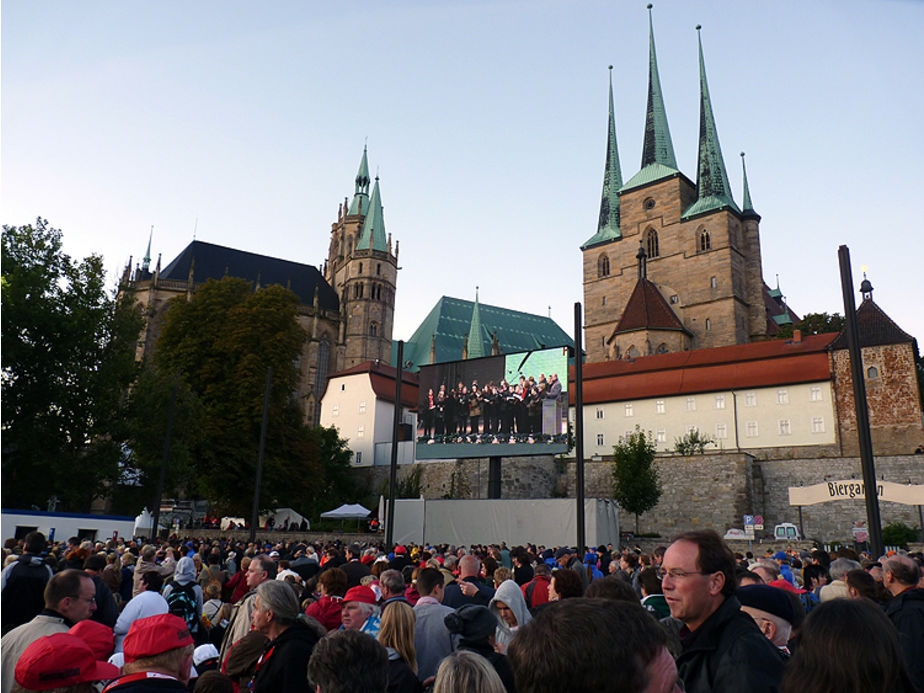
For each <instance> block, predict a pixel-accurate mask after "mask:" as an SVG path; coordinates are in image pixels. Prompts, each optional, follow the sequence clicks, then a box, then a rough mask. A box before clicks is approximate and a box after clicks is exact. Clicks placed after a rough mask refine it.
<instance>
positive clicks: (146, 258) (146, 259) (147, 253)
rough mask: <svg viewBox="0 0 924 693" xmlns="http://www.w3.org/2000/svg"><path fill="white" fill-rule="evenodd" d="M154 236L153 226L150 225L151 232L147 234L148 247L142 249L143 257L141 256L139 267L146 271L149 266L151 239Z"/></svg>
mask: <svg viewBox="0 0 924 693" xmlns="http://www.w3.org/2000/svg"><path fill="white" fill-rule="evenodd" d="M153 237H154V227H153V226H152V227H151V232H150V233H149V234H148V249H147V250H146V251H144V257H143V258H141V269H143V270H144V271H145V272H147V271H148V270H149V269H150V268H151V239H152V238H153Z"/></svg>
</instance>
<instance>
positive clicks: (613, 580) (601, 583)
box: [584, 575, 639, 603]
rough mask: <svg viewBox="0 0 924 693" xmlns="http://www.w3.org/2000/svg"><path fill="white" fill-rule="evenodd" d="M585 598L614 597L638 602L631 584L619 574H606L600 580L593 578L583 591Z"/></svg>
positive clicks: (618, 599) (619, 599)
mask: <svg viewBox="0 0 924 693" xmlns="http://www.w3.org/2000/svg"><path fill="white" fill-rule="evenodd" d="M584 596H585V597H587V599H614V600H616V601H622V602H634V603H638V602H639V599H638V595H637V594H636V593H635V590H634V589H632V585H630V584H629V583H628V582H626V581H625V579H624V578H623V577H621V576H619V575H607V576H606V577H605V578H602V579H600V580H594V581H593V582H591V583H590V587H588V588H587V591H586V592H584Z"/></svg>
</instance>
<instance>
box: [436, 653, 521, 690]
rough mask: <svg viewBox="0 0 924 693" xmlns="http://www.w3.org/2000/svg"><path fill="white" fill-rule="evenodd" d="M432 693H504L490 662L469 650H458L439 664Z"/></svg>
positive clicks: (502, 683)
mask: <svg viewBox="0 0 924 693" xmlns="http://www.w3.org/2000/svg"><path fill="white" fill-rule="evenodd" d="M433 693H505V688H504V682H503V681H501V679H500V676H498V675H497V671H495V669H494V667H493V666H491V662H489V661H488V660H487V659H485V658H484V657H482V656H481V655H480V654H477V653H475V652H471V651H469V650H458V651H457V652H453V653H452V654H450V655H448V656H447V657H446V658H445V659H443V661H442V662H440V666H439V669H438V670H437V672H436V681H435V682H434V686H433Z"/></svg>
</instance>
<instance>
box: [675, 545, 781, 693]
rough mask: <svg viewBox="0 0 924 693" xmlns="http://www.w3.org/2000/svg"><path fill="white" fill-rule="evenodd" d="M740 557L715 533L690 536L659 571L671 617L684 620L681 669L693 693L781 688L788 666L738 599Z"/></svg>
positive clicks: (756, 692)
mask: <svg viewBox="0 0 924 693" xmlns="http://www.w3.org/2000/svg"><path fill="white" fill-rule="evenodd" d="M734 573H735V558H734V556H733V555H732V552H731V551H730V550H729V548H728V546H726V545H725V542H723V541H722V539H721V538H720V537H719V535H718V534H716V533H715V532H714V531H712V530H704V531H695V532H686V533H685V534H681V535H680V536H679V537H677V538H676V539H675V540H674V541H673V543H672V544H671V545H670V546H669V547H668V549H667V551H666V552H665V553H664V560H663V562H662V564H661V568H660V570H659V576H660V577H661V586H662V588H663V590H664V597H665V599H666V600H667V604H668V606H669V607H670V610H671V616H672V617H674V618H675V619H677V620H678V621H680V622H681V623H682V624H683V626H682V628H681V629H680V634H679V635H680V642H681V648H682V651H681V654H680V656H679V657H678V658H677V669H678V671H679V673H680V678H681V679H682V680H683V682H684V685H685V690H686V691H687V693H700V692H702V693H706V692H709V691H712V692H713V693H723V692H725V691H728V692H737V691H748V693H763V692H767V693H770V692H772V691H776V690H777V689H778V687H779V683H780V677H781V675H782V668H783V662H782V660H781V659H780V657H779V655H778V654H777V653H776V652H775V651H774V647H773V645H771V644H770V641H768V640H767V639H766V638H765V637H764V636H763V634H762V633H761V632H760V629H759V628H758V627H757V624H755V623H754V621H753V620H752V619H751V617H750V616H748V615H747V614H746V613H744V612H742V611H741V604H740V603H739V602H738V599H737V598H736V597H735V578H734Z"/></svg>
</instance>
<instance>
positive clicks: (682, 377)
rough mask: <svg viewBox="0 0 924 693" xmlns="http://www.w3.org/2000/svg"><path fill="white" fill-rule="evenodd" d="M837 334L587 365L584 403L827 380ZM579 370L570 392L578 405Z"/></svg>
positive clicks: (571, 371) (572, 374)
mask: <svg viewBox="0 0 924 693" xmlns="http://www.w3.org/2000/svg"><path fill="white" fill-rule="evenodd" d="M835 337H837V334H836V333H829V334H821V335H809V336H807V337H804V338H803V339H802V341H801V342H795V341H793V340H785V341H784V340H771V341H766V342H755V343H753V344H739V345H735V346H727V347H717V348H714V349H697V350H694V351H682V352H677V353H672V354H657V355H655V356H644V357H641V358H637V359H633V360H625V361H606V362H603V363H588V364H585V365H584V383H583V385H584V403H585V404H593V403H599V402H613V401H620V400H630V399H643V398H648V397H658V396H669V395H679V394H692V393H695V392H711V391H716V390H731V389H740V388H748V387H771V386H773V385H785V384H792V383H805V382H815V381H821V380H828V379H829V378H830V377H831V369H830V365H829V362H828V352H827V348H828V346H829V345H830V344H831V342H832V341H833V340H834V339H835ZM573 383H574V369H573V368H572V369H570V372H569V387H568V391H569V393H570V396H571V403H572V404H573V403H574V385H573Z"/></svg>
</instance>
